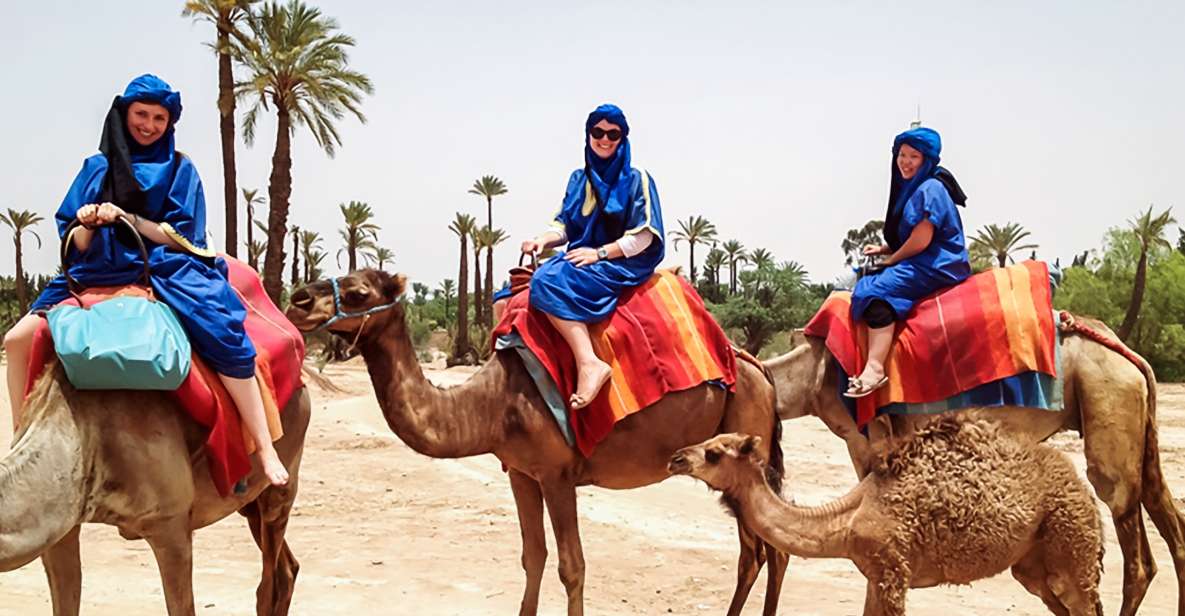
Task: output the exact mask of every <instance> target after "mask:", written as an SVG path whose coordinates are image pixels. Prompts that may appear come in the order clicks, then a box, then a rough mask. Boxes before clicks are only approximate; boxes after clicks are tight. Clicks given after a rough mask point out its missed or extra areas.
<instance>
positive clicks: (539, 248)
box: [519, 239, 545, 254]
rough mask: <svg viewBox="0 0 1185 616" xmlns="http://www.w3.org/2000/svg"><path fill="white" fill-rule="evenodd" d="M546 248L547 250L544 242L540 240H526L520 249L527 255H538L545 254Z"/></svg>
mask: <svg viewBox="0 0 1185 616" xmlns="http://www.w3.org/2000/svg"><path fill="white" fill-rule="evenodd" d="M544 248H545V246H544V245H543V242H540V241H539V240H537V239H534V240H525V241H524V242H523V244H522V246H520V247H519V250H521V251H523V252H524V253H526V254H532V253H536V252H543V249H544Z"/></svg>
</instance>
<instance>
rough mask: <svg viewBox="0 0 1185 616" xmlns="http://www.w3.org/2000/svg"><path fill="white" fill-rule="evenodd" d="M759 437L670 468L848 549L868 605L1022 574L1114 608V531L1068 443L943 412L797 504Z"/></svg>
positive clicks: (1062, 609) (896, 609)
mask: <svg viewBox="0 0 1185 616" xmlns="http://www.w3.org/2000/svg"><path fill="white" fill-rule="evenodd" d="M760 443H761V439H760V437H755V436H748V435H743V434H723V435H720V436H716V437H714V438H712V439H710V440H708V441H706V442H704V443H701V444H699V445H695V446H693V447H687V448H684V449H681V450H679V452H677V453H676V454H675V455H674V456H673V457H672V458H671V461H670V471H671V472H672V473H675V474H682V475H691V476H693V477H696V478H698V479H701V480H703V481H704V482H705V483H707V484H708V486H709V487H711V488H712V489H715V490H720V491H721V492H723V496H722V499H723V500H724V502H725V504H726V505H727V506H728V507H729V508H730V509H732V511H733V512H734V513H735V514H736V516H737V518H738V519H741V520H743V521H744V523H745V525H746V526H748V527H750V528H752V529H753V530H755V531H756V532H757V534H758V535H759V536H760V537H761V538H762V539H764V540H765V541H766V542H768V543H769V544H771V545H773V546H774V547H776V548H777V549H779V550H782V551H786V552H789V553H791V554H794V555H797V556H802V557H804V558H847V559H849V560H851V561H852V562H853V563H855V565H856V567H857V568H858V569H859V570H860V572H861V573H863V574H864V577H866V578H867V579H868V591H867V594H866V596H865V603H864V616H903V615H904V614H905V592H906V589H908V588H925V587H929V586H936V585H938V584H969V583H971V582H973V581H975V580H979V579H983V578H986V577H991V576H993V575H996V574H997V573H1000V572H1002V571H1004V570H1005V569H1008V568H1009V567H1011V568H1012V575H1013V576H1014V577H1015V578H1016V579H1017V581H1019V582H1020V583H1021V584H1023V585H1024V587H1025V588H1026V589H1027V590H1028V591H1029V592H1031V593H1033V594H1034V595H1037V596H1038V597H1040V598H1041V600H1042V601H1044V602H1045V605H1046V606H1047V607H1048V608H1049V611H1050V612H1052V613H1054V614H1058V615H1064V616H1102V613H1103V611H1102V609H1103V608H1102V604H1101V603H1100V602H1099V576H1100V574H1101V572H1102V556H1103V538H1102V528H1101V521H1100V518H1099V512H1098V509H1097V508H1096V507H1095V504H1094V499H1093V498H1092V497H1091V494H1090V492H1089V491H1088V490H1087V488H1086V486H1085V485H1083V483H1082V481H1081V480H1080V479H1079V478H1078V474H1077V473H1076V472H1075V470H1074V466H1073V464H1071V463H1070V461H1069V460H1068V459H1067V458H1066V457H1065V456H1063V455H1062V454H1060V453H1058V452H1057V451H1055V450H1053V449H1052V448H1050V447H1046V446H1043V445H1035V444H1032V443H1031V442H1029V441H1028V440H1027V439H1024V438H1023V437H1019V438H1018V437H1016V436H1015V435H1009V434H1007V433H1004V432H1003V431H1002V430H1001V429H1000V428H999V425H998V424H996V423H994V422H991V421H987V420H983V419H978V420H971V421H961V420H960V419H956V418H953V417H943V418H941V419H939V420H937V421H935V422H933V423H931V424H929V425H926V426H924V427H922V428H920V429H919V430H918V432H916V433H915V434H913V435H912V436H911V437H909V438H907V439H905V440H904V442H903V443H901V444H900V445H899V446H897V447H894V449H893V450H892V451H890V452H889V453H887V454H886V455H885V456H884V457H883V458H882V460H881V462H880V463H879V464H877V466H876V468H875V469H874V470H873V472H871V473H870V474H869V475H867V476H866V477H865V478H864V479H863V480H862V481H861V482H860V483H859V484H858V485H857V486H856V488H855V489H853V490H852V491H851V492H849V493H848V494H847V495H845V496H843V497H841V498H839V499H838V500H835V501H832V502H829V503H826V504H823V505H821V506H819V507H797V506H795V505H793V504H789V503H786V502H785V501H783V500H782V499H781V498H779V497H778V495H777V494H775V493H774V492H773V491H772V490H770V489H769V487H768V486H766V485H765V482H764V481H763V480H762V468H763V466H764V460H763V459H762V458H761V454H760V452H759V451H758V447H759V445H760Z"/></svg>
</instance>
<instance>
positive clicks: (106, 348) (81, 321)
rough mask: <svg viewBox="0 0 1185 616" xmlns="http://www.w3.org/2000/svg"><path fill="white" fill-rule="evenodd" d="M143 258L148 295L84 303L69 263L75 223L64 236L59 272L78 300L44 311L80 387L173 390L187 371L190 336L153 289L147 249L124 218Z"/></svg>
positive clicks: (69, 374)
mask: <svg viewBox="0 0 1185 616" xmlns="http://www.w3.org/2000/svg"><path fill="white" fill-rule="evenodd" d="M120 221H121V222H122V223H123V224H126V225H127V226H128V227H129V228H130V229H131V231H132V236H133V237H134V238H135V239H136V242H137V243H138V245H139V248H140V254H141V255H142V256H143V258H144V273H143V278H144V279H143V284H144V287H145V288H146V289H147V297H136V296H128V295H121V296H116V297H112V298H110V299H105V300H102V301H99V302H96V303H94V304H93V305H91V306H89V307H88V306H87V305H86V303H85V302H84V301H83V298H82V297H81V296H80V295H79V294H78V290H79V288H78V283H77V281H75V280H74V279H73V278H71V277H70V266H69V263H68V262H67V261H68V259H67V257H68V253H69V248H70V242H71V238H72V236H73V232H74V230H75V229H76V227H73V228H71V229H69V230H67V232H66V234H65V237H64V239H63V240H62V271H63V272H65V276H66V281H67V284H68V286H69V288H70V292H71V294H72V295H74V297H75V299H76V300H78V303H79V305H78V306H74V305H71V304H65V303H63V304H59V305H57V306H55V307H53V308H51V309H50V310H49V311H48V312H47V313H46V319H47V320H48V321H49V330H50V334H51V335H52V337H53V345H54V350H55V351H56V352H57V355H58V358H59V359H60V360H61V362H62V367H63V368H65V370H66V376H67V377H68V378H69V379H70V383H72V384H73V385H74V387H76V388H78V389H153V390H174V389H177V388H178V387H180V386H181V384H182V383H183V382H184V381H185V378H186V377H187V376H188V375H189V364H190V346H189V338H188V337H187V336H186V334H185V330H184V329H183V328H182V327H181V323H180V322H179V321H178V320H177V316H176V315H175V314H174V313H173V310H172V309H171V308H169V307H168V306H167V305H165V303H164V302H161V301H157V300H156V298H155V297H153V294H152V284H151V281H150V279H149V268H148V251H147V250H146V249H145V247H144V241H143V240H142V239H140V234H139V233H137V232H136V230H135V228H134V227H132V225H131V224H130V223H128V222H127V221H126V220H124V219H122V218H121V219H120Z"/></svg>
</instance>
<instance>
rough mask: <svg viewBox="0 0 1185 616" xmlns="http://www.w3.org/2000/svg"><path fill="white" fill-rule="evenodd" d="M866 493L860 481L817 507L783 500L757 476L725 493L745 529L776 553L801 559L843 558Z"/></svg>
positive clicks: (846, 554)
mask: <svg viewBox="0 0 1185 616" xmlns="http://www.w3.org/2000/svg"><path fill="white" fill-rule="evenodd" d="M864 490H865V482H861V483H860V484H859V485H857V486H856V488H855V489H854V490H852V491H851V492H849V493H848V494H846V495H845V496H843V497H841V498H839V499H837V500H834V501H831V502H829V503H825V504H823V505H820V506H818V507H797V506H795V505H791V504H790V503H787V502H785V501H783V500H782V499H781V498H780V497H778V495H777V494H774V491H773V490H771V489H770V488H769V486H768V485H766V484H765V481H764V480H763V479H762V478H761V477H760V476H758V475H754V477H753V478H752V480H751V481H746V482H745V483H743V484H740V485H738V486H736V487H734V488H732V489H729V490H727V491H726V492H725V494H726V498H727V499H728V500H729V501H730V502H731V503H732V504H733V506H734V507H735V508H736V510H737V515H738V516H739V517H740V518H741V520H742V521H743V522H744V523H745V525H746V526H748V527H749V528H752V529H753V530H754V532H756V533H757V535H758V536H759V537H761V538H762V539H763V540H765V541H766V542H767V543H769V544H770V545H772V546H774V547H775V548H777V549H778V551H781V552H786V553H788V554H793V555H795V556H801V557H803V558H845V557H847V556H848V549H847V537H848V529H849V527H850V523H851V520H852V517H853V516H854V514H855V512H856V508H857V507H858V506H859V505H860V501H861V498H862V495H863V491H864Z"/></svg>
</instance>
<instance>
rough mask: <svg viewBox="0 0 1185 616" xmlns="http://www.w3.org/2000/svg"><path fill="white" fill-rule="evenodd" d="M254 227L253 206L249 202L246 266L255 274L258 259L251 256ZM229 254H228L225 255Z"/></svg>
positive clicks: (257, 268)
mask: <svg viewBox="0 0 1185 616" xmlns="http://www.w3.org/2000/svg"><path fill="white" fill-rule="evenodd" d="M254 226H255V206H254V205H252V203H251V202H250V201H248V202H247V265H250V266H251V269H253V270H255V271H256V272H258V271H259V263H258V261H259V260H258V259H256V258H254V257H252V256H251V244H252V243H253V242H254V240H255V235H254V234H253V233H252V230H253V227H254ZM227 254H230V253H227Z"/></svg>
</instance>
